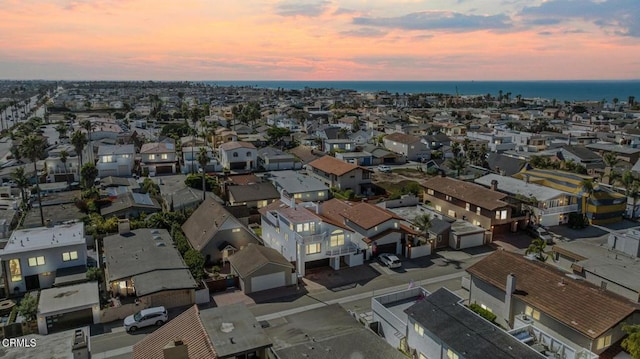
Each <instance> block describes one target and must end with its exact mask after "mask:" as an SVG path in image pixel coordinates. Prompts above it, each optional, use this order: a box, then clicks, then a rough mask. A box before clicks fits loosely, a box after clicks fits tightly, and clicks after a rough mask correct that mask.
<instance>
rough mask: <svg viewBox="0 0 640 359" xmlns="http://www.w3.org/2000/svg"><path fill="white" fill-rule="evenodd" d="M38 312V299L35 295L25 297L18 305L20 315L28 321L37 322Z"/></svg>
mask: <svg viewBox="0 0 640 359" xmlns="http://www.w3.org/2000/svg"><path fill="white" fill-rule="evenodd" d="M37 312H38V298H37V297H36V296H35V295H32V294H29V295H25V296H24V298H22V300H21V301H20V304H19V305H18V313H20V315H22V316H23V317H24V318H25V319H26V320H27V321H33V320H36V314H37Z"/></svg>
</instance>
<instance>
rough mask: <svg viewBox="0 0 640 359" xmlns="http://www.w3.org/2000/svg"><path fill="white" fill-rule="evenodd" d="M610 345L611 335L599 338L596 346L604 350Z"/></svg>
mask: <svg viewBox="0 0 640 359" xmlns="http://www.w3.org/2000/svg"><path fill="white" fill-rule="evenodd" d="M610 345H611V335H607V336H604V337H601V338H598V344H597V345H596V347H597V348H598V349H604V348H606V347H608V346H610Z"/></svg>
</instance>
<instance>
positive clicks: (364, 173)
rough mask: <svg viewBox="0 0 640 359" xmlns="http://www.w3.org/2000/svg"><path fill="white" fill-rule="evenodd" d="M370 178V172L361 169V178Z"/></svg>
mask: <svg viewBox="0 0 640 359" xmlns="http://www.w3.org/2000/svg"><path fill="white" fill-rule="evenodd" d="M370 178H371V174H370V173H369V171H362V179H370Z"/></svg>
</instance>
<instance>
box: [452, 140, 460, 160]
mask: <svg viewBox="0 0 640 359" xmlns="http://www.w3.org/2000/svg"><path fill="white" fill-rule="evenodd" d="M461 150H462V149H461V148H460V143H458V142H454V143H453V144H451V152H453V157H458V154H459V153H460V151H461Z"/></svg>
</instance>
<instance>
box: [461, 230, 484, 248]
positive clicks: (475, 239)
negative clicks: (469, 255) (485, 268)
mask: <svg viewBox="0 0 640 359" xmlns="http://www.w3.org/2000/svg"><path fill="white" fill-rule="evenodd" d="M482 244H484V233H483V232H480V233H476V234H470V235H467V236H462V237H460V249H464V248H471V247H477V246H481V245H482Z"/></svg>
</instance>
